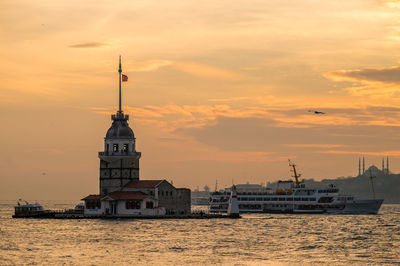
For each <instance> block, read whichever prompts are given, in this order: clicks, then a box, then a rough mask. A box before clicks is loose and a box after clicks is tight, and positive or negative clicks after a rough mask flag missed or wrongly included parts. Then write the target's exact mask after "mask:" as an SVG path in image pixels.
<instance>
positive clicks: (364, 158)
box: [363, 156, 365, 175]
mask: <svg viewBox="0 0 400 266" xmlns="http://www.w3.org/2000/svg"><path fill="white" fill-rule="evenodd" d="M364 174H365V158H364V156H363V175H364Z"/></svg>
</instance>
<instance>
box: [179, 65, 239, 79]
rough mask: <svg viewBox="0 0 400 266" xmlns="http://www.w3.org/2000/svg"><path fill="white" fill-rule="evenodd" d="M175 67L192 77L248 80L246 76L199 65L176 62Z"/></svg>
mask: <svg viewBox="0 0 400 266" xmlns="http://www.w3.org/2000/svg"><path fill="white" fill-rule="evenodd" d="M173 67H174V68H176V69H178V70H180V71H182V72H185V73H187V74H190V75H192V76H196V77H201V78H212V79H221V80H228V81H238V80H243V79H245V78H246V77H245V76H244V75H242V74H239V73H236V72H233V71H229V70H226V69H222V68H217V67H213V66H208V65H202V64H197V63H186V62H175V63H174V64H173Z"/></svg>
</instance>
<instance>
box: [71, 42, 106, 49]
mask: <svg viewBox="0 0 400 266" xmlns="http://www.w3.org/2000/svg"><path fill="white" fill-rule="evenodd" d="M107 46H108V44H106V43H102V42H85V43H78V44H72V45H68V47H70V48H100V47H107Z"/></svg>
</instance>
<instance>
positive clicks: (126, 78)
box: [122, 74, 128, 82]
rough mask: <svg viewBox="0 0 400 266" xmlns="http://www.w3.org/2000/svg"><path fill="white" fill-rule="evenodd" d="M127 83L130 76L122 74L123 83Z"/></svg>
mask: <svg viewBox="0 0 400 266" xmlns="http://www.w3.org/2000/svg"><path fill="white" fill-rule="evenodd" d="M126 81H128V76H127V75H124V74H122V82H126Z"/></svg>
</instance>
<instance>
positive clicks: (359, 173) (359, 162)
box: [358, 157, 361, 176]
mask: <svg viewBox="0 0 400 266" xmlns="http://www.w3.org/2000/svg"><path fill="white" fill-rule="evenodd" d="M360 175H361V158H360V157H358V176H360Z"/></svg>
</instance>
